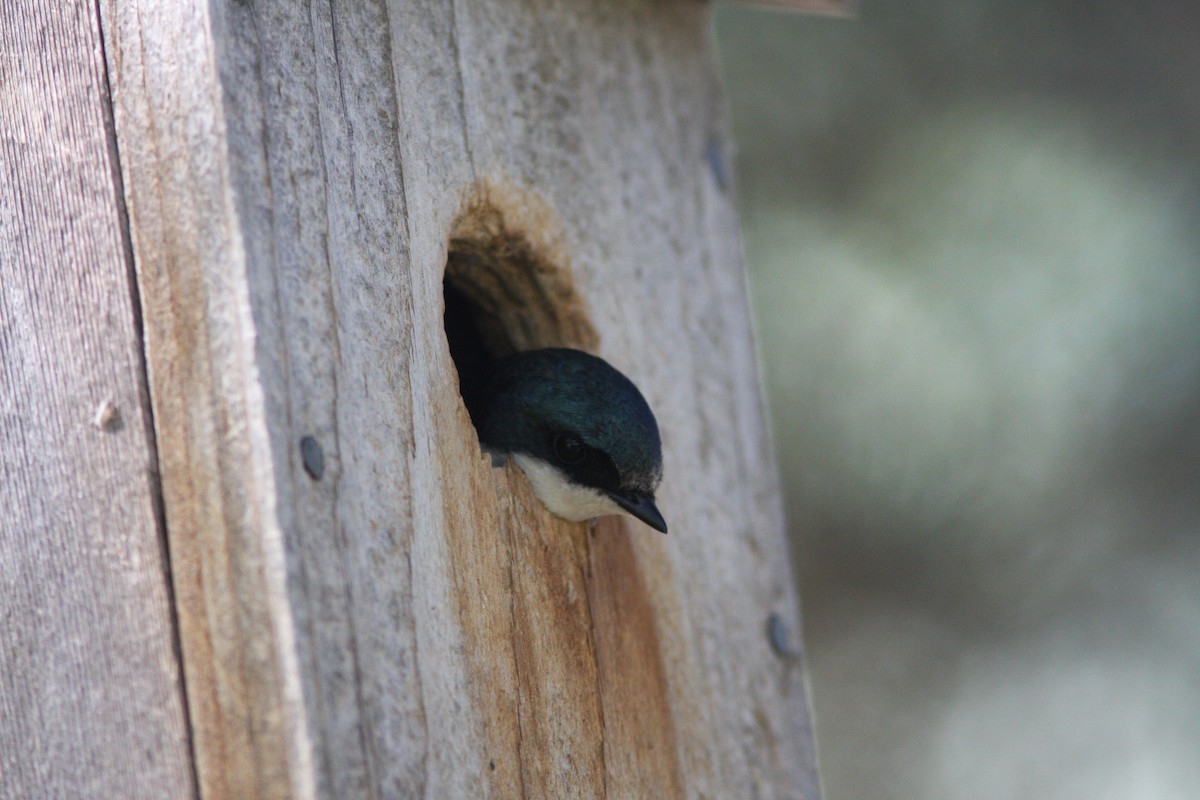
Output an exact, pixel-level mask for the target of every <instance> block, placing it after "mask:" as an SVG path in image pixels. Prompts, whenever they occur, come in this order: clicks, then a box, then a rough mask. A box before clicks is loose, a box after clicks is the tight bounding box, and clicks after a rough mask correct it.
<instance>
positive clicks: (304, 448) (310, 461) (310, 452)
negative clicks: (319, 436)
mask: <svg viewBox="0 0 1200 800" xmlns="http://www.w3.org/2000/svg"><path fill="white" fill-rule="evenodd" d="M300 458H301V459H303V461H304V471H305V472H307V473H308V477H310V478H312V479H313V480H314V481H319V480H321V476H322V475H324V474H325V454H324V453H323V452H322V451H321V444H320V442H318V441H317V440H316V439H314V438H313V437H311V436H305V437H304V438H303V439H301V440H300Z"/></svg>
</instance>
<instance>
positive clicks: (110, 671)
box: [0, 0, 194, 800]
mask: <svg viewBox="0 0 1200 800" xmlns="http://www.w3.org/2000/svg"><path fill="white" fill-rule="evenodd" d="M105 104H106V89H105V78H104V63H103V58H102V49H101V40H100V31H99V25H98V20H97V19H96V17H95V8H94V6H93V5H91V4H90V3H86V2H71V3H44V2H41V1H40V0H20V1H19V2H15V3H14V2H10V3H5V4H4V6H3V7H2V8H0V176H2V177H0V797H3V798H14V800H15V799H17V798H19V799H20V800H27V799H28V798H43V797H44V798H50V797H86V798H114V799H115V798H142V797H144V798H155V799H156V800H157V799H158V798H165V797H170V798H184V797H193V796H194V786H193V778H192V770H191V763H190V758H191V756H190V748H189V742H188V734H187V726H186V721H185V715H184V703H183V696H182V685H181V681H180V665H179V663H178V661H177V658H176V653H175V647H174V645H173V639H174V635H173V631H172V621H171V611H170V602H169V592H168V584H167V574H166V564H165V554H164V552H163V548H164V542H163V540H162V539H161V534H160V530H159V524H158V514H157V512H156V500H155V493H156V491H157V486H156V478H155V458H154V452H153V439H152V436H151V431H150V422H149V419H148V413H149V409H148V405H147V401H146V393H145V377H144V372H143V366H142V361H141V356H140V340H139V335H138V331H137V322H136V315H135V309H134V303H133V296H134V295H133V285H132V281H133V276H132V274H131V272H130V269H129V264H128V262H127V258H126V252H127V251H126V246H125V244H124V242H123V238H122V227H121V207H120V204H119V198H120V191H119V187H118V186H117V184H116V182H115V179H116V177H117V171H116V167H115V164H114V163H113V157H114V153H113V151H112V149H111V147H110V144H111V141H110V133H111V131H110V129H109V126H108V124H107V123H106V114H105ZM105 409H107V410H105Z"/></svg>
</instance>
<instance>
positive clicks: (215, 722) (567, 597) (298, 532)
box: [102, 0, 818, 799]
mask: <svg viewBox="0 0 1200 800" xmlns="http://www.w3.org/2000/svg"><path fill="white" fill-rule="evenodd" d="M102 13H103V19H104V22H105V31H106V37H107V39H108V42H109V52H110V53H111V54H112V56H111V57H110V61H111V63H113V65H114V72H113V75H112V80H113V85H114V98H115V106H116V121H117V130H118V142H119V145H120V150H121V153H122V164H123V167H124V170H125V184H126V187H127V196H128V202H129V207H130V218H131V227H132V230H133V237H132V239H133V246H134V251H135V255H136V262H137V267H138V276H139V282H140V286H141V289H142V296H143V301H144V306H145V312H144V316H145V321H146V338H147V346H148V359H149V371H150V376H151V387H152V394H153V398H154V409H155V420H156V425H157V433H158V440H159V443H160V448H161V451H162V458H161V462H162V472H163V487H164V497H165V501H166V517H167V523H168V530H169V536H170V541H171V546H172V554H173V563H174V564H175V580H176V595H177V601H178V604H179V615H180V629H181V637H182V644H183V651H184V658H185V665H186V667H187V674H188V688H189V692H188V697H189V703H190V707H191V712H192V717H193V719H194V728H195V736H196V752H197V764H198V773H199V777H200V782H201V786H202V790H203V794H204V796H205V797H207V798H212V797H238V798H242V797H247V798H253V797H301V798H309V797H328V798H335V797H397V798H407V797H428V798H477V797H496V798H508V797H536V798H541V797H547V798H569V797H600V796H607V797H663V798H672V797H697V798H699V797H707V798H727V797H739V798H742V797H761V798H789V799H790V798H815V797H817V796H818V787H817V782H816V771H815V760H814V755H813V751H812V737H811V730H810V727H809V719H808V710H807V706H806V700H805V695H804V682H803V674H802V668H801V664H800V661H799V659H798V658H797V657H795V656H794V655H784V656H780V655H777V654H776V653H775V652H774V651H773V650H772V648H771V645H770V641H769V638H768V635H767V621H768V619H769V618H770V616H771V615H772V614H776V615H779V616H780V618H781V619H782V620H783V621H784V623H783V624H784V625H786V626H787V627H788V628H789V629H790V631H791V632H792V635H793V637H795V638H797V639H798V632H799V621H798V618H797V612H796V597H795V592H794V589H793V587H792V585H791V578H790V576H789V574H788V568H787V564H788V558H787V554H786V550H785V543H784V539H783V526H782V520H781V517H780V512H779V498H778V486H777V484H776V479H775V474H774V468H773V464H772V457H771V453H770V446H769V441H768V439H767V436H766V429H765V425H764V420H763V416H762V409H761V402H760V397H759V393H758V388H757V376H756V374H755V360H754V351H753V343H752V339H751V331H750V325H749V321H748V314H747V307H746V297H745V292H744V287H743V284H742V281H743V277H742V272H741V256H740V243H739V239H738V231H737V224H736V217H735V214H734V209H733V205H732V198H731V197H730V195H729V189H728V187H727V186H726V176H727V168H726V167H725V166H724V162H725V160H726V159H727V158H728V155H729V145H728V143H727V133H726V126H725V122H724V119H723V115H722V108H721V96H720V91H719V87H718V85H717V81H716V78H715V70H714V67H713V62H712V54H711V43H710V42H709V38H708V37H709V18H708V9H707V8H706V7H705V6H704V5H703V4H700V3H695V2H692V0H671V1H669V2H660V3H643V2H613V3H606V4H594V3H587V2H567V1H565V0H564V1H562V2H556V1H545V2H541V1H535V2H530V0H493V1H491V2H480V3H455V2H446V0H416V1H415V2H414V1H412V0H406V2H399V0H396V1H395V2H391V1H390V0H356V1H355V2H328V0H316V1H314V2H311V3H307V4H297V3H293V2H285V1H284V0H256V2H253V3H247V2H234V1H233V0H226V1H225V2H221V1H220V0H218V1H217V2H212V3H209V2H201V0H193V1H192V2H181V3H176V4H162V3H156V2H151V0H129V1H128V2H121V3H117V2H115V0H108V2H105V3H104V4H102ZM480 202H486V203H487V204H488V205H489V206H490V207H491V208H493V209H494V210H495V212H496V213H498V214H499V215H500V216H501V217H502V218H503V219H504V221H505V224H506V226H507V227H508V228H510V229H511V232H512V233H513V234H514V235H516V236H518V237H519V238H521V239H522V240H524V241H526V242H528V243H529V245H530V247H532V248H533V249H534V250H535V251H537V253H538V254H539V255H540V257H541V262H539V263H545V264H554V265H556V268H557V269H558V270H561V271H563V274H564V275H567V276H569V278H570V280H569V281H558V280H548V281H547V282H542V283H539V282H536V281H535V284H536V285H538V286H543V287H551V288H550V289H547V294H546V297H549V298H553V297H555V296H556V295H555V293H554V290H553V287H555V286H560V287H561V286H570V287H573V288H572V291H574V292H577V293H578V298H582V300H581V301H580V303H576V299H578V298H576V299H571V300H570V301H569V302H570V303H572V304H573V305H572V306H571V309H570V312H569V313H563V314H560V315H557V316H555V315H554V314H547V316H546V319H544V320H541V321H539V320H538V319H533V318H532V317H531V318H530V319H528V320H526V322H527V323H528V324H525V325H521V326H519V327H521V330H522V331H523V332H524V333H523V334H522V336H523V337H524V338H525V340H526V341H527V342H528V343H530V344H534V345H547V344H559V343H564V344H574V345H577V346H585V347H589V348H591V349H594V350H596V351H597V352H599V353H600V354H602V355H604V356H605V357H607V358H608V359H609V360H610V361H612V362H613V363H614V364H615V365H616V366H617V367H618V368H620V369H622V370H623V371H625V372H626V373H627V374H629V375H630V376H631V377H632V378H633V379H634V381H635V382H636V383H637V384H638V385H639V386H640V387H641V388H642V390H643V391H644V393H645V394H646V396H647V398H648V400H649V401H650V403H651V405H652V406H653V407H654V408H655V409H656V411H657V413H658V417H659V422H660V425H661V427H662V429H663V433H664V446H665V456H666V476H667V477H666V482H665V484H664V487H663V490H662V492H661V493H660V500H661V502H660V507H661V508H662V509H663V511H664V513H665V514H666V516H667V519H668V521H669V522H670V524H671V530H672V533H671V535H670V536H668V537H663V536H661V535H659V534H657V533H654V532H652V531H650V530H649V529H646V528H644V527H642V526H640V525H637V524H635V523H632V522H629V521H622V520H608V521H605V522H602V523H600V524H598V525H595V526H587V525H583V524H571V523H566V522H563V521H561V520H557V519H555V518H553V517H551V516H550V515H549V514H548V513H547V512H546V511H545V510H544V509H543V508H542V507H541V506H540V504H538V503H537V501H536V500H535V499H533V498H532V496H531V495H530V492H529V488H528V485H527V483H526V481H525V479H524V477H523V475H521V474H520V472H519V471H516V470H515V469H514V468H513V467H511V466H508V467H505V468H502V469H497V468H493V467H492V465H491V462H490V460H489V459H488V458H486V457H484V456H483V455H482V454H481V452H480V449H479V444H478V441H477V439H476V437H475V433H474V431H473V429H472V428H471V425H470V421H469V418H468V416H467V414H466V411H465V409H464V408H463V405H462V402H461V399H460V398H459V395H458V391H457V381H456V373H455V370H454V367H453V364H452V362H451V360H450V357H449V352H448V349H447V345H446V341H445V336H444V332H443V330H442V274H443V268H444V266H445V263H446V258H447V247H448V241H449V239H450V237H451V234H452V231H454V230H455V229H456V224H457V223H459V222H461V219H462V215H463V213H464V211H467V210H468V209H470V208H472V207H474V206H477V205H478V204H479V203H480ZM515 313H517V314H518V316H520V314H521V313H522V312H521V311H520V310H518V311H517V312H515ZM528 314H529V315H534V314H535V312H534V311H533V310H528ZM581 315H586V317H587V319H583V318H582V316H581ZM585 323H586V324H585ZM305 437H311V438H312V439H313V440H314V441H315V442H316V443H317V445H318V446H319V447H320V449H321V452H322V455H323V459H322V460H323V470H321V471H319V477H317V476H316V475H314V473H313V472H312V471H311V470H306V469H305V465H304V462H303V459H302V454H301V448H300V441H301V439H303V438H305ZM309 449H310V451H311V449H312V445H310V446H309Z"/></svg>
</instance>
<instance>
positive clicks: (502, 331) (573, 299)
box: [442, 186, 600, 422]
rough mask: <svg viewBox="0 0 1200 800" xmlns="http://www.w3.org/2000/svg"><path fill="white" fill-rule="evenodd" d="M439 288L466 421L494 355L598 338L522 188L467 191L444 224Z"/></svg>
mask: <svg viewBox="0 0 1200 800" xmlns="http://www.w3.org/2000/svg"><path fill="white" fill-rule="evenodd" d="M442 288H443V294H444V300H445V318H444V321H445V328H446V341H447V344H448V345H449V348H450V356H451V358H452V359H453V361H454V367H455V369H456V370H457V372H458V381H459V391H460V393H461V394H462V398H463V402H464V403H465V404H466V407H467V411H468V413H470V414H471V418H472V421H474V422H477V421H478V420H477V408H478V405H477V403H478V400H479V398H480V395H481V392H482V390H483V389H484V388H485V387H486V381H487V377H488V374H489V371H490V367H491V364H492V363H493V362H494V361H495V360H496V359H499V358H503V357H504V356H507V355H510V354H512V353H515V352H519V351H523V350H535V349H539V348H543V347H574V348H576V349H579V350H586V351H588V352H595V351H596V350H597V348H598V345H599V343H600V337H599V336H598V335H597V333H596V330H595V328H594V327H593V326H592V323H591V321H590V320H589V318H588V313H587V307H586V304H585V303H584V301H583V298H582V297H581V296H580V294H579V292H578V291H577V290H576V288H575V281H574V279H573V277H572V275H571V271H570V269H569V267H568V262H567V258H566V250H565V248H564V247H563V245H562V243H561V237H560V235H559V227H558V224H557V221H556V219H555V217H554V215H553V213H552V212H551V211H550V210H549V208H548V207H547V206H546V205H545V203H543V202H541V201H540V200H538V199H537V198H536V197H534V196H532V195H531V194H530V193H529V192H527V191H524V190H521V189H516V188H513V187H503V188H498V187H496V186H488V187H486V188H484V189H481V190H479V191H477V192H476V193H475V196H474V197H473V198H472V199H471V201H470V202H469V203H467V204H466V206H465V207H464V210H463V211H462V212H461V213H460V214H459V216H458V217H457V219H456V220H455V222H454V225H453V226H452V228H451V232H450V240H449V243H448V245H447V249H446V269H445V274H444V278H443V287H442Z"/></svg>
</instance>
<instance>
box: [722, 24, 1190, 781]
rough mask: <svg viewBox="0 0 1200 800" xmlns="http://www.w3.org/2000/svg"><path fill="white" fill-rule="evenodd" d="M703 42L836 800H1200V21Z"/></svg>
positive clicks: (894, 29) (746, 36) (767, 35)
mask: <svg viewBox="0 0 1200 800" xmlns="http://www.w3.org/2000/svg"><path fill="white" fill-rule="evenodd" d="M716 29H717V38H718V46H719V51H720V54H721V59H722V68H723V72H724V78H725V83H726V89H727V92H728V95H729V98H730V105H731V110H732V115H733V121H734V128H735V138H736V140H737V142H738V146H739V149H740V154H739V158H738V162H737V167H738V173H739V174H738V184H739V193H740V205H741V210H742V215H743V223H744V230H745V237H746V250H747V256H748V263H749V267H750V273H751V275H750V280H751V294H752V297H753V300H754V304H755V311H756V317H757V325H758V334H759V348H760V352H761V354H762V358H763V364H764V372H765V378H766V383H767V387H768V395H769V398H770V403H771V410H772V419H773V425H774V431H775V438H776V442H777V448H778V455H779V460H780V464H781V467H782V469H783V473H784V480H785V485H786V502H787V510H788V513H789V519H790V525H791V528H792V534H793V540H794V544H793V550H794V555H795V561H796V571H797V575H798V578H799V581H800V586H801V593H802V597H803V604H804V609H803V610H804V614H805V624H806V648H807V654H806V655H807V660H808V664H809V668H810V670H811V681H812V693H813V700H814V705H815V712H816V723H817V739H818V748H819V752H820V759H821V769H822V775H823V779H824V783H825V791H826V800H877V799H882V798H898V799H899V800H941V798H964V799H965V800H992V798H995V799H996V800H1001V799H1002V798H1003V799H1004V800H1008V799H1009V798H1023V800H1037V799H1039V798H1054V799H1055V800H1059V799H1060V798H1063V799H1065V798H1088V800H1108V799H1109V798H1111V799H1112V800H1180V798H1195V797H1200V224H1198V222H1200V4H1195V3H1191V2H1187V1H1186V0H1177V1H1175V2H1163V1H1156V2H1149V3H1143V4H1130V3H1126V2H1117V1H1116V0H1094V1H1093V2H1082V1H1079V2H1051V3H1028V2H1015V1H1014V0H924V1H922V2H909V3H887V2H872V0H865V2H863V5H862V8H861V13H860V16H859V18H858V19H856V20H840V19H828V18H820V17H813V16H803V15H792V14H785V13H780V12H774V11H764V10H757V9H753V8H750V7H747V6H740V5H739V6H731V5H722V6H719V7H718V9H717V14H716Z"/></svg>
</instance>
